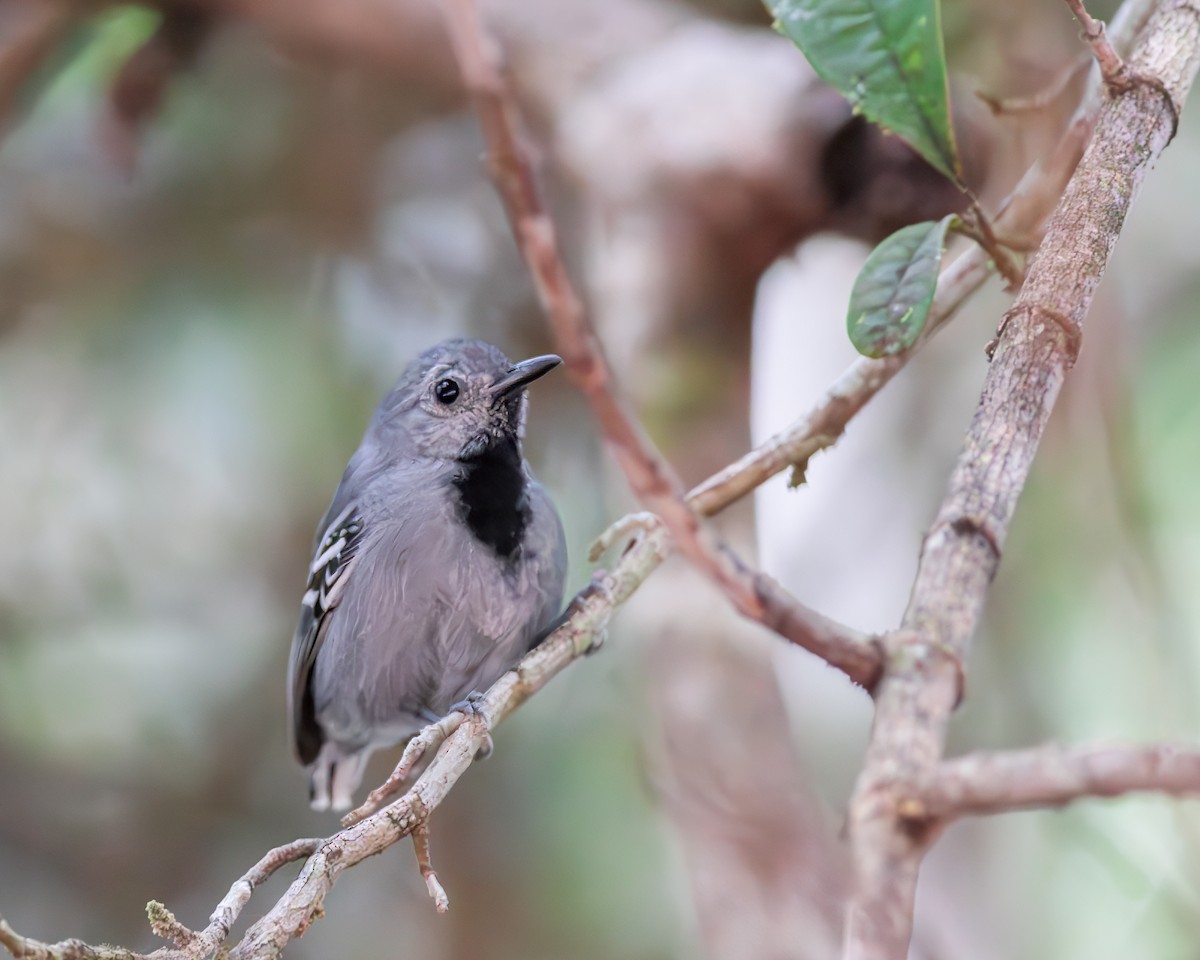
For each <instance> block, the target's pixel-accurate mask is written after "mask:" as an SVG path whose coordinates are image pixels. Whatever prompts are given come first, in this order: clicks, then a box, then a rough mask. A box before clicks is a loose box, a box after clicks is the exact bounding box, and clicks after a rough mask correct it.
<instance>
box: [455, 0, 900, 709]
mask: <svg viewBox="0 0 1200 960" xmlns="http://www.w3.org/2000/svg"><path fill="white" fill-rule="evenodd" d="M443 9H444V11H445V13H446V22H447V25H448V28H449V32H450V40H451V45H452V46H453V48H454V54H455V57H456V59H457V60H458V64H459V68H460V70H461V71H462V75H463V81H464V84H465V86H466V88H467V90H468V91H469V93H470V95H471V98H472V100H473V101H474V103H475V108H476V112H477V114H478V116H479V123H480V127H481V128H482V130H483V136H484V140H485V141H486V143H487V145H488V152H487V157H488V167H489V169H490V171H491V174H492V179H493V180H494V181H495V184H496V189H497V191H498V192H499V194H500V196H501V199H502V200H503V201H504V206H505V209H506V210H507V212H508V218H509V222H510V224H511V226H512V231H513V235H514V237H515V238H516V241H517V246H518V248H519V249H520V251H521V255H522V257H524V259H525V263H526V265H527V266H528V268H529V272H530V274H531V276H532V278H533V283H534V286H535V288H536V289H537V292H538V297H539V299H540V301H541V304H542V308H543V309H544V310H545V311H546V315H547V317H548V319H549V321H550V327H551V330H552V331H553V334H554V339H555V341H556V343H557V345H558V350H559V352H560V353H561V354H562V356H563V360H564V361H565V362H566V365H567V368H568V370H569V371H570V373H571V374H572V376H573V378H574V380H575V383H576V384H577V385H578V387H579V389H580V390H581V391H582V392H583V394H584V396H585V397H586V398H587V400H588V402H589V403H590V404H591V407H592V412H593V414H594V415H595V417H596V421H597V423H598V424H599V426H600V429H601V431H602V433H603V435H604V438H605V440H606V441H607V442H608V445H609V448H610V449H611V450H612V452H613V454H614V456H615V457H616V460H617V462H618V464H619V465H620V467H621V470H622V472H623V473H624V474H625V477H626V479H627V480H628V481H629V485H630V486H631V487H632V488H633V492H634V493H635V495H636V496H637V497H638V499H639V500H640V501H641V502H642V504H643V505H644V506H645V507H646V508H647V509H649V510H652V511H653V512H654V513H656V514H657V515H658V516H660V517H661V518H662V520H663V523H665V524H666V526H667V529H668V530H669V531H670V533H671V536H672V538H673V540H674V542H675V544H676V546H677V547H678V549H679V550H680V552H681V553H682V554H683V555H684V556H685V557H687V558H688V559H689V560H691V562H692V563H693V564H695V565H696V567H697V568H698V569H699V570H700V571H701V572H703V573H704V574H705V575H706V576H708V577H709V578H710V579H711V580H712V581H713V582H714V583H715V584H717V585H718V586H719V587H720V588H721V589H722V590H723V591H724V592H725V594H726V595H727V596H728V597H729V599H730V600H731V602H732V603H733V605H734V607H735V609H737V611H738V612H739V613H741V614H742V615H743V616H745V617H749V618H750V619H752V620H757V621H758V622H760V623H762V624H763V625H765V626H767V627H769V628H771V629H773V630H775V631H777V632H782V633H783V634H784V635H785V636H786V637H787V638H788V639H789V640H791V641H792V642H794V643H797V644H799V645H800V646H803V647H805V648H806V649H809V650H812V651H813V652H816V653H817V654H818V655H819V656H821V657H823V658H824V659H826V660H828V661H829V662H830V663H831V664H833V665H834V666H836V667H839V668H840V669H842V670H843V671H845V672H846V673H847V674H848V675H849V676H850V677H851V679H853V680H854V681H855V682H857V683H860V684H863V685H866V686H870V685H871V684H873V683H874V681H875V678H876V676H877V672H876V670H875V669H873V668H872V669H870V670H867V671H864V669H863V664H864V661H872V662H873V661H874V660H875V658H874V656H873V654H872V653H871V652H870V651H869V650H868V649H867V647H868V645H867V644H866V643H865V642H864V639H863V637H862V636H861V635H859V634H857V633H854V632H850V631H846V632H845V633H844V634H843V633H842V632H840V631H839V630H838V629H837V628H836V626H835V625H834V624H832V622H831V621H828V620H825V619H824V618H821V617H819V616H818V615H816V614H814V613H813V612H812V611H810V610H809V609H808V608H807V607H805V606H803V605H802V604H800V603H799V602H798V601H796V600H795V598H793V597H791V596H790V595H789V594H788V592H787V591H786V590H785V589H784V588H783V587H782V586H780V585H779V584H778V583H777V582H776V581H774V580H773V579H771V578H770V577H768V576H766V575H765V574H761V573H756V572H754V571H753V570H751V569H750V567H749V566H748V565H747V564H745V563H744V562H742V561H741V560H740V559H739V558H738V557H737V556H736V555H735V554H734V553H733V551H732V550H730V549H729V547H728V546H726V545H725V544H724V543H722V542H721V541H720V540H719V539H718V538H717V537H716V535H715V534H714V533H713V532H712V531H711V530H710V529H709V528H708V527H707V526H706V525H705V524H704V523H702V522H701V520H700V518H699V516H698V515H697V513H696V511H695V510H693V509H692V508H691V506H690V505H689V504H688V502H687V500H686V498H685V496H684V491H683V485H682V484H681V483H680V481H679V478H678V477H677V476H676V475H675V473H674V471H673V470H672V469H671V467H670V465H669V464H668V463H667V462H666V460H665V459H664V458H663V456H662V455H661V454H660V453H659V452H658V450H657V449H656V448H655V446H654V443H653V441H651V439H650V438H649V436H647V435H646V432H645V430H644V429H643V428H642V426H641V424H640V423H639V421H638V419H637V417H636V416H635V415H634V414H633V413H632V411H631V410H630V409H629V407H628V405H627V404H626V403H625V401H624V400H623V399H622V397H621V396H620V394H619V392H618V390H617V388H616V383H615V378H614V377H613V374H612V370H611V369H610V368H609V366H608V362H607V360H606V359H605V357H604V350H603V347H602V346H601V344H600V341H599V339H598V338H597V337H596V333H595V331H594V330H593V329H592V326H591V322H590V321H589V319H588V316H587V313H586V311H585V310H584V306H583V301H582V300H581V299H580V297H579V295H578V293H577V292H576V290H575V287H574V285H573V284H572V282H571V278H570V276H569V275H568V273H567V269H566V265H565V263H564V262H563V258H562V256H561V254H560V252H559V248H558V240H557V235H556V231H555V227H554V222H553V220H552V219H551V217H550V214H549V212H548V210H547V208H546V206H545V204H544V202H543V200H542V197H541V191H540V189H539V187H538V183H537V178H536V176H535V173H534V169H533V161H532V159H531V154H530V150H529V148H528V146H527V145H526V144H525V142H524V141H523V140H522V138H521V135H520V133H519V131H520V127H521V124H520V118H519V116H518V112H517V106H516V103H515V101H514V99H513V97H512V94H511V92H510V91H509V89H508V87H507V85H506V83H505V81H504V77H503V76H502V75H501V71H500V67H499V54H498V52H497V50H496V47H495V44H494V42H493V41H492V38H491V37H490V36H488V34H487V33H486V31H485V29H484V26H483V22H482V19H481V18H480V15H479V11H478V9H477V7H476V5H475V2H474V0H445V2H444V5H443Z"/></svg>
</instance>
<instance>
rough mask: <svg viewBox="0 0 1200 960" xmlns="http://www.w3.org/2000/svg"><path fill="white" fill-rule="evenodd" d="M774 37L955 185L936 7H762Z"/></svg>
mask: <svg viewBox="0 0 1200 960" xmlns="http://www.w3.org/2000/svg"><path fill="white" fill-rule="evenodd" d="M764 2H765V4H766V7H767V9H768V10H769V11H770V12H771V14H772V16H774V17H775V20H776V26H777V28H778V29H779V31H780V32H781V33H783V34H785V35H786V36H787V37H789V38H790V39H791V40H792V41H793V42H794V43H795V44H796V46H798V47H799V48H800V49H801V50H802V51H803V52H804V55H805V56H806V57H807V58H808V62H809V63H811V64H812V66H813V69H814V70H816V72H817V74H818V75H819V76H820V77H821V78H822V79H823V80H824V81H825V82H826V83H828V84H830V85H831V86H833V87H835V88H836V89H837V90H839V91H840V92H841V93H842V94H843V95H844V96H845V97H846V98H847V99H848V100H849V101H850V103H851V104H853V106H854V109H855V110H857V111H861V112H862V113H864V114H865V115H866V116H867V117H868V118H869V119H870V120H873V121H875V122H876V123H878V124H879V125H880V126H882V127H885V128H886V129H888V130H890V131H892V132H893V133H895V134H896V135H897V136H899V137H902V138H903V139H904V140H905V141H907V142H908V144H909V145H910V146H912V148H913V149H914V150H916V151H917V152H918V153H920V154H921V156H923V157H924V158H925V159H926V160H927V161H929V163H930V164H931V165H933V166H934V167H936V168H937V169H938V170H940V171H941V172H942V173H944V174H945V175H946V176H947V177H950V178H951V179H952V180H955V181H959V180H961V178H962V168H961V167H960V165H959V161H958V150H957V148H956V147H955V144H954V129H953V127H952V126H951V125H950V103H949V97H948V95H947V93H946V56H945V53H944V51H943V49H942V25H941V15H940V12H939V7H938V0H764Z"/></svg>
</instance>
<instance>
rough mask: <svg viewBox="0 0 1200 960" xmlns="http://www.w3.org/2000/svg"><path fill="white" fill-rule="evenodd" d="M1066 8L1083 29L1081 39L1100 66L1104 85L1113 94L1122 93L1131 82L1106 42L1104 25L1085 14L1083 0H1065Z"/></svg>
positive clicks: (1121, 62) (1122, 63)
mask: <svg viewBox="0 0 1200 960" xmlns="http://www.w3.org/2000/svg"><path fill="white" fill-rule="evenodd" d="M1067 6H1068V7H1070V8H1071V12H1072V13H1074V14H1075V19H1076V20H1078V21H1079V25H1080V26H1081V27H1083V38H1084V39H1085V40H1087V42H1088V45H1089V46H1090V47H1091V48H1092V56H1094V57H1095V58H1096V63H1098V64H1099V65H1100V73H1101V75H1102V76H1103V77H1104V83H1105V84H1106V85H1107V86H1108V88H1109V89H1110V90H1112V91H1113V92H1115V93H1123V92H1124V91H1126V90H1128V89H1129V88H1130V82H1131V81H1130V76H1129V70H1128V68H1127V67H1126V66H1125V61H1124V60H1122V59H1121V55H1120V54H1119V53H1117V51H1116V50H1114V49H1113V45H1112V44H1111V43H1109V42H1108V35H1107V33H1106V32H1105V30H1104V24H1103V23H1102V22H1101V21H1099V20H1096V19H1095V18H1094V17H1092V15H1091V14H1090V13H1088V12H1087V7H1085V6H1084V5H1083V0H1067Z"/></svg>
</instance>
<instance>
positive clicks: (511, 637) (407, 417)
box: [288, 340, 567, 810]
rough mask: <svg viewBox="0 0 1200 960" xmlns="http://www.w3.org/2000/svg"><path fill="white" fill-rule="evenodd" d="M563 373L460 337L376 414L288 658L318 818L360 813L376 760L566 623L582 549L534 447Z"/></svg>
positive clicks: (325, 523)
mask: <svg viewBox="0 0 1200 960" xmlns="http://www.w3.org/2000/svg"><path fill="white" fill-rule="evenodd" d="M559 363H561V360H560V359H559V358H558V357H556V356H544V357H534V358H533V359H531V360H525V361H523V362H521V363H515V364H514V363H511V362H510V361H509V359H508V358H507V357H506V356H505V355H504V354H503V353H502V352H501V351H500V350H498V349H497V348H496V347H493V346H492V345H491V344H487V343H484V342H482V341H480V340H446V341H444V342H442V343H439V344H438V345H437V346H435V347H433V348H431V349H429V350H427V351H426V352H425V353H423V354H421V356H419V357H418V358H417V359H416V360H414V361H413V362H412V363H411V364H410V365H409V367H408V369H407V370H405V371H404V374H403V376H401V378H400V381H399V382H398V383H397V384H396V386H395V388H393V390H392V391H391V393H389V394H388V395H387V396H386V397H384V399H383V402H382V403H380V405H379V408H378V409H377V410H376V411H375V414H374V416H373V417H372V418H371V423H370V425H369V426H368V427H367V432H366V435H365V436H364V437H363V441H362V445H361V446H360V447H359V448H358V450H357V451H356V452H355V454H354V456H353V457H351V459H350V464H349V465H348V466H347V467H346V472H345V474H344V475H343V476H342V482H341V484H340V485H339V486H338V489H337V492H336V493H335V494H334V497H333V503H332V504H330V507H329V510H328V512H327V513H326V514H325V518H324V520H322V521H321V524H320V526H319V527H318V528H317V535H316V543H315V545H314V550H313V560H312V564H311V565H310V567H309V578H308V589H307V592H306V593H305V594H304V601H303V605H302V608H301V613H300V623H299V626H298V627H297V628H296V635H295V638H294V639H293V641H292V651H291V657H290V659H289V663H288V713H289V716H290V726H291V732H292V742H293V747H294V749H295V753H296V756H297V758H298V759H299V761H300V762H301V763H302V764H304V765H305V766H306V767H308V769H309V773H310V776H311V791H310V800H311V802H312V806H313V808H314V809H317V810H325V809H328V808H329V807H331V806H332V807H333V808H334V809H338V810H340V809H345V808H347V807H349V806H350V804H351V798H352V796H353V794H354V791H355V790H356V789H357V787H358V785H359V783H360V781H361V780H362V775H363V769H364V767H365V766H366V762H367V759H368V758H369V757H370V755H371V753H372V752H373V751H374V750H376V749H379V748H381V747H388V746H393V745H395V744H398V743H400V742H401V741H403V740H406V739H408V738H409V737H411V736H412V735H413V734H414V733H416V732H417V731H419V730H420V729H421V728H422V727H423V726H425V724H426V723H428V722H431V721H433V720H436V719H438V718H440V717H441V716H443V715H445V714H446V713H448V712H449V711H450V710H452V709H455V708H461V707H462V706H463V704H461V703H459V701H462V700H463V698H465V697H468V695H470V694H471V693H473V692H476V691H482V690H485V689H487V687H489V686H490V685H491V684H492V683H493V682H494V681H496V680H497V679H498V678H499V677H500V676H501V675H502V674H503V673H504V672H505V671H506V670H508V669H509V668H511V667H512V666H514V665H515V664H516V662H517V661H518V660H519V659H520V658H521V656H522V655H523V654H524V653H525V652H526V651H527V650H529V649H530V648H531V647H532V646H533V645H534V644H535V643H536V642H537V641H538V640H539V639H540V638H541V637H542V635H543V634H544V632H545V631H546V630H547V629H548V628H549V627H551V626H552V625H553V623H554V621H555V619H556V617H557V615H558V613H559V608H560V606H561V604H562V595H563V579H564V576H565V574H566V566H567V552H566V542H565V540H564V538H563V529H562V522H561V521H560V520H559V516H558V512H557V511H556V510H555V508H554V504H553V503H552V502H551V500H550V498H549V496H548V495H547V494H546V491H545V490H544V489H543V488H542V487H541V486H540V485H539V484H538V483H537V482H535V481H534V479H533V477H532V475H531V473H530V471H529V465H528V463H526V461H525V459H524V456H523V454H522V451H521V441H522V437H523V434H524V427H525V411H526V396H525V388H526V387H527V386H528V385H529V384H530V383H532V382H533V381H534V380H536V379H538V378H539V377H541V376H542V375H544V374H546V373H548V372H549V371H550V370H552V369H554V367H556V366H558V364H559Z"/></svg>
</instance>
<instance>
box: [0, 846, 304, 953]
mask: <svg viewBox="0 0 1200 960" xmlns="http://www.w3.org/2000/svg"><path fill="white" fill-rule="evenodd" d="M324 842H325V841H324V840H320V839H304V840H293V841H292V842H291V843H285V844H284V845H283V846H281V847H276V848H275V849H274V850H271V851H269V852H268V853H267V854H266V855H264V856H263V858H262V859H261V860H259V861H258V863H256V864H255V865H254V866H253V867H251V868H250V869H249V870H247V871H246V873H244V874H243V875H242V877H241V878H240V879H239V880H238V881H237V882H236V883H235V884H234V885H233V886H232V887H230V889H229V892H228V893H227V894H225V897H224V898H223V899H222V900H221V902H220V903H218V904H217V907H216V909H215V910H213V912H212V916H211V917H210V918H209V921H208V926H207V927H205V928H204V929H203V930H199V931H196V932H194V933H193V932H192V931H190V930H188V929H187V927H185V926H183V924H181V923H179V921H178V920H176V919H175V917H174V916H173V915H172V914H171V912H170V911H169V910H167V908H166V907H164V906H163V905H162V904H161V903H158V902H156V901H151V902H150V904H149V905H148V906H147V913H148V914H149V916H150V925H151V927H152V929H153V930H154V932H155V934H157V935H159V936H163V937H165V938H167V939H171V940H173V941H175V942H176V944H177V946H176V947H161V948H160V949H158V950H155V951H154V952H153V953H150V954H141V953H135V952H133V951H132V950H126V949H124V948H123V947H110V946H107V945H101V946H96V947H93V946H90V945H88V944H86V943H84V942H83V941H81V940H63V941H62V942H61V943H41V942H40V941H37V940H30V939H29V938H28V937H22V936H21V935H20V934H18V933H17V932H16V931H15V930H13V928H12V927H10V926H9V925H8V924H7V923H6V922H5V921H4V920H3V918H0V945H3V946H4V947H5V948H6V949H7V950H8V952H9V953H11V954H12V955H13V956H14V957H19V958H21V960H202V958H205V957H210V956H212V955H213V954H214V953H216V951H217V949H218V948H219V947H220V946H221V944H222V943H224V942H225V938H226V937H228V936H229V931H230V929H231V928H232V927H233V925H234V923H235V922H236V921H237V918H238V916H239V915H240V914H241V912H242V909H243V908H244V907H245V906H246V904H247V903H248V902H249V900H250V895H251V894H252V893H253V892H254V889H255V887H259V886H261V885H262V884H263V883H265V882H266V881H267V878H268V877H270V876H271V875H272V874H273V873H275V871H277V870H278V869H279V868H280V867H283V866H286V865H287V864H289V863H291V862H292V861H294V860H301V859H303V858H304V857H309V856H312V854H313V853H314V852H315V851H316V850H317V849H318V848H320V846H321V844H323V843H324Z"/></svg>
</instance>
